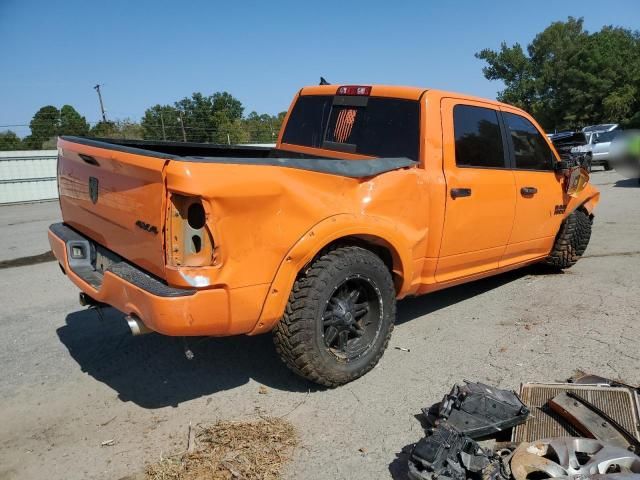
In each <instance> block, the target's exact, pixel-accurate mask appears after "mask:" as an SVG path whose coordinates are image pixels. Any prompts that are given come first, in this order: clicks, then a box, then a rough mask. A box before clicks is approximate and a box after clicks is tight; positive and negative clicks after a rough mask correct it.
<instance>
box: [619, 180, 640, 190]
mask: <svg viewBox="0 0 640 480" xmlns="http://www.w3.org/2000/svg"><path fill="white" fill-rule="evenodd" d="M613 186H614V187H621V188H640V180H638V179H637V178H626V179H624V180H618V181H617V182H616V183H615V184H614V185H613Z"/></svg>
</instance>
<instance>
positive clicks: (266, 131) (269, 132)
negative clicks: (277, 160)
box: [244, 112, 286, 143]
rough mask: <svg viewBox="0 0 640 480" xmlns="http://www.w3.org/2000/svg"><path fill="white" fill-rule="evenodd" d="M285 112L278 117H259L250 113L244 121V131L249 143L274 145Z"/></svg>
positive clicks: (264, 115)
mask: <svg viewBox="0 0 640 480" xmlns="http://www.w3.org/2000/svg"><path fill="white" fill-rule="evenodd" d="M285 115H286V112H281V113H279V114H278V115H268V114H266V113H263V114H262V115H259V114H258V113H257V112H251V113H250V114H249V115H247V118H245V119H244V125H245V129H246V130H247V134H248V136H249V141H250V142H255V143H275V142H276V140H277V139H278V134H279V132H280V127H281V125H282V121H283V120H284V116H285Z"/></svg>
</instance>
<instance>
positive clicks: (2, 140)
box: [0, 130, 22, 151]
mask: <svg viewBox="0 0 640 480" xmlns="http://www.w3.org/2000/svg"><path fill="white" fill-rule="evenodd" d="M21 148H22V141H21V140H20V137H18V135H16V134H15V132H12V131H11V130H7V131H6V132H0V150H3V151H7V150H20V149H21Z"/></svg>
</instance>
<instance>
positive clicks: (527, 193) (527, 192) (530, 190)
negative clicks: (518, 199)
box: [520, 187, 538, 197]
mask: <svg viewBox="0 0 640 480" xmlns="http://www.w3.org/2000/svg"><path fill="white" fill-rule="evenodd" d="M520 193H521V194H522V196H523V197H532V196H534V195H535V194H536V193H538V189H537V188H536V187H522V188H521V189H520Z"/></svg>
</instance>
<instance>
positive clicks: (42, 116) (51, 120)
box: [25, 105, 60, 150]
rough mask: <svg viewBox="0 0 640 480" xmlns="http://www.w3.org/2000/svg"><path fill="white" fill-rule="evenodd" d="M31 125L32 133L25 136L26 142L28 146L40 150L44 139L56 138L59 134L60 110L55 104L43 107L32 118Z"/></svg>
mask: <svg viewBox="0 0 640 480" xmlns="http://www.w3.org/2000/svg"><path fill="white" fill-rule="evenodd" d="M29 127H30V128H31V135H29V136H28V137H27V138H25V144H26V146H27V147H28V148H32V149H34V150H40V149H41V148H42V143H43V142H44V141H46V140H49V139H51V138H54V137H55V136H56V135H57V134H58V130H59V129H60V110H58V109H57V108H56V107H54V106H53V105H47V106H46V107H42V108H41V109H40V110H38V111H37V112H36V113H35V115H34V116H33V118H32V119H31V122H30V123H29Z"/></svg>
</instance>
